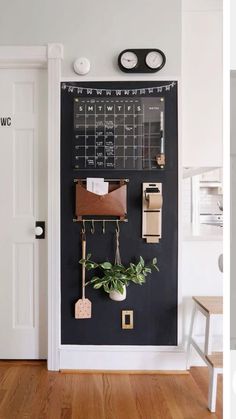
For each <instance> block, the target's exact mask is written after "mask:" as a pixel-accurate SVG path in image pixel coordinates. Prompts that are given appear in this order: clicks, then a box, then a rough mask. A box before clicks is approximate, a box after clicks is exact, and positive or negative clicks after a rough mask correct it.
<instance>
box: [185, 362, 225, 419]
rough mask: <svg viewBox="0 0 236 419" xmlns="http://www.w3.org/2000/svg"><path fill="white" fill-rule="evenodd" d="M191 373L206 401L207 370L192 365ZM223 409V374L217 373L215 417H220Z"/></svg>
mask: <svg viewBox="0 0 236 419" xmlns="http://www.w3.org/2000/svg"><path fill="white" fill-rule="evenodd" d="M191 375H192V377H193V379H194V380H195V382H196V383H197V385H198V386H199V388H200V391H201V392H202V396H203V398H204V399H205V402H206V403H207V397H208V386H209V370H208V368H205V367H192V368H191ZM222 411H223V375H221V374H219V375H218V384H217V399H216V412H217V414H218V416H217V418H220V419H221V418H222V417H223V416H222Z"/></svg>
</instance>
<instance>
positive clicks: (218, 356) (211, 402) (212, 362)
mask: <svg viewBox="0 0 236 419" xmlns="http://www.w3.org/2000/svg"><path fill="white" fill-rule="evenodd" d="M206 361H207V365H208V367H209V370H210V384H209V392H208V409H209V410H210V411H211V412H215V411H216V395H217V377H218V374H222V373H223V353H222V352H214V353H212V354H211V355H206Z"/></svg>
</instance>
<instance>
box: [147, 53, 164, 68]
mask: <svg viewBox="0 0 236 419" xmlns="http://www.w3.org/2000/svg"><path fill="white" fill-rule="evenodd" d="M145 61H146V64H147V66H148V67H149V68H151V69H152V70H157V69H158V68H159V67H161V66H162V64H163V56H162V54H161V53H160V52H158V51H150V52H149V53H148V54H147V55H146V58H145Z"/></svg>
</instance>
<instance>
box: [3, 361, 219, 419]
mask: <svg viewBox="0 0 236 419" xmlns="http://www.w3.org/2000/svg"><path fill="white" fill-rule="evenodd" d="M208 380H209V378H208V368H206V367H201V368H197V367H193V368H191V370H190V373H188V374H183V375H179V374H143V373H141V374H127V373H126V374H121V373H120V374H117V373H114V374H111V373H107V372H106V373H100V374H99V373H95V374H93V373H91V374H88V373H86V374H78V372H76V373H70V374H65V373H63V374H61V373H58V372H50V371H47V369H46V363H44V364H41V365H38V364H35V365H34V364H28V365H26V364H18V363H16V364H15V363H14V362H12V363H8V364H5V363H1V362H0V418H1V419H16V418H17V419H57V418H58V419H160V418H161V419H207V418H211V419H222V377H221V376H219V382H218V396H217V410H216V414H211V413H210V412H209V411H208V409H207V395H208Z"/></svg>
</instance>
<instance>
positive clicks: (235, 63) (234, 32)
mask: <svg viewBox="0 0 236 419" xmlns="http://www.w3.org/2000/svg"><path fill="white" fill-rule="evenodd" d="M235 21H236V1H235V0H231V1H230V68H231V70H236V48H235V45H236V25H235Z"/></svg>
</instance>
